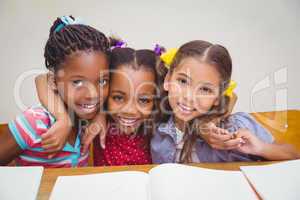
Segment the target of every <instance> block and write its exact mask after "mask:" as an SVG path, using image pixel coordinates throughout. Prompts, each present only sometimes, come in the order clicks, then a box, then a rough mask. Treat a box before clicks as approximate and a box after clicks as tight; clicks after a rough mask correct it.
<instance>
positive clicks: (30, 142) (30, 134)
mask: <svg viewBox="0 0 300 200" xmlns="http://www.w3.org/2000/svg"><path fill="white" fill-rule="evenodd" d="M49 121H50V120H49V117H48V115H47V113H45V112H44V111H43V110H41V109H39V108H29V109H27V110H26V111H24V112H23V113H22V114H20V115H18V116H17V117H16V119H15V120H13V121H11V122H10V123H9V124H8V126H9V129H10V132H11V134H12V135H13V137H14V138H15V140H16V142H17V143H18V145H19V146H20V147H21V149H23V150H26V149H29V148H32V147H34V146H35V145H36V144H38V143H40V142H41V137H40V136H41V135H42V134H43V133H45V132H46V131H47V130H48V127H49Z"/></svg>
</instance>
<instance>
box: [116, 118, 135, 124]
mask: <svg viewBox="0 0 300 200" xmlns="http://www.w3.org/2000/svg"><path fill="white" fill-rule="evenodd" d="M119 119H120V122H121V124H123V125H125V126H133V125H134V124H135V123H136V122H137V121H138V120H137V119H128V118H119Z"/></svg>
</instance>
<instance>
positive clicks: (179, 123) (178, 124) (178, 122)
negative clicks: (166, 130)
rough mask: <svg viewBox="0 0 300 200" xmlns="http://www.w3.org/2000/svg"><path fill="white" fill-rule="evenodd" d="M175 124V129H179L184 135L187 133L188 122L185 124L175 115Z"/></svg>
mask: <svg viewBox="0 0 300 200" xmlns="http://www.w3.org/2000/svg"><path fill="white" fill-rule="evenodd" d="M173 119H174V123H175V127H176V128H177V129H179V130H180V131H181V132H182V133H185V130H186V126H187V124H188V123H187V122H184V121H183V120H181V119H178V118H177V117H176V116H175V115H174V118H173Z"/></svg>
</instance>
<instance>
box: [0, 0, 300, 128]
mask: <svg viewBox="0 0 300 200" xmlns="http://www.w3.org/2000/svg"><path fill="white" fill-rule="evenodd" d="M87 2H88V3H87ZM299 10H300V1H298V0H281V1H280V0H273V1H272V0H265V1H260V0H252V1H238V0H236V1H234V0H229V1H221V0H220V1H209V2H207V1H204V0H195V1H192V0H185V1H175V0H172V1H154V0H152V1H149V0H144V1H142V0H139V1H138V0H136V1H129V0H128V1H115V0H110V1H101V0H95V1H78V0H71V1H68V0H63V1H61V0H52V1H39V0H27V1H22V0H19V1H17V0H1V1H0V45H1V46H0V61H1V63H0V65H1V72H0V81H1V84H0V91H1V100H0V102H1V104H0V123H1V122H7V121H8V120H11V119H13V117H14V116H15V115H16V114H17V113H18V112H20V108H19V107H18V106H17V102H16V101H15V99H14V92H13V90H14V86H15V83H16V80H17V78H18V77H20V75H21V74H22V73H23V72H26V71H30V70H32V69H35V70H42V69H44V60H43V46H44V44H45V41H46V39H47V37H48V30H49V28H50V26H51V24H52V22H53V20H55V18H56V17H57V16H61V15H67V14H72V15H74V16H80V17H82V18H84V20H85V21H86V22H87V23H88V24H90V25H92V26H95V27H96V28H98V29H100V30H101V31H103V32H105V33H107V34H109V33H115V34H117V35H119V36H121V37H123V38H124V39H126V40H127V41H128V42H129V44H130V45H131V46H133V47H135V48H152V47H153V46H154V44H155V43H156V42H159V43H160V44H163V45H164V46H166V47H178V46H179V45H181V44H183V43H184V42H187V41H189V40H193V39H204V40H208V41H210V42H214V43H220V44H223V45H225V46H226V47H227V48H228V49H229V51H230V52H231V55H232V57H233V63H234V72H233V78H234V80H236V81H237V82H238V88H237V90H236V92H237V94H238V97H239V100H238V103H237V105H236V111H251V112H254V111H264V110H275V109H284V108H285V107H286V106H285V101H287V107H288V108H289V109H300V93H299V92H298V90H297V85H298V84H299V80H298V76H299V75H300V69H299V61H298V58H299V55H300V38H299V36H300V20H299V19H300V12H299ZM297 56H298V57H297ZM283 67H285V68H284V69H283V70H281V71H280V72H278V73H277V75H276V76H279V78H280V79H281V84H277V85H276V84H274V78H273V77H274V74H275V72H276V71H278V70H279V69H282V68H283ZM285 72H287V73H286V75H285ZM268 77H270V79H269V81H270V82H269V84H270V85H269V87H267V88H265V89H261V88H264V86H266V85H268V82H261V81H262V80H265V81H268V79H265V78H268ZM275 82H277V83H279V82H280V80H279V81H278V80H277V81H275ZM258 83H260V84H258ZM257 84H258V86H256V85H257ZM34 88H35V87H34V84H33V76H30V77H29V78H27V79H26V80H25V81H24V82H23V84H22V87H21V89H22V90H21V91H22V92H21V97H22V101H23V102H24V103H25V105H27V106H29V105H31V104H34V103H36V95H35V89H34ZM253 88H258V89H259V91H258V92H254V94H253V92H252V90H253ZM286 90H287V91H286ZM286 92H287V95H288V96H287V98H285V93H286ZM276 94H278V95H277V96H278V98H277V99H278V101H277V103H275V100H276V98H275V96H276ZM251 96H254V97H253V100H254V101H253V103H254V106H252V105H250V102H251V101H250V100H251ZM276 104H277V106H276Z"/></svg>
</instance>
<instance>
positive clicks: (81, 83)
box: [72, 80, 83, 87]
mask: <svg viewBox="0 0 300 200" xmlns="http://www.w3.org/2000/svg"><path fill="white" fill-rule="evenodd" d="M72 85H73V86H75V87H80V86H82V85H83V81H82V80H73V81H72Z"/></svg>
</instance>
